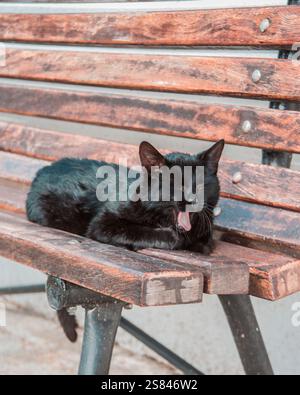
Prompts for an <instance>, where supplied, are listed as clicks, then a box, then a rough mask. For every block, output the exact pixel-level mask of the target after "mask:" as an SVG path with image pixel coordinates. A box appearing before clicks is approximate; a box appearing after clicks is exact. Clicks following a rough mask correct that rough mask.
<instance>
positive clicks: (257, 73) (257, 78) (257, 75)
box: [252, 70, 261, 82]
mask: <svg viewBox="0 0 300 395" xmlns="http://www.w3.org/2000/svg"><path fill="white" fill-rule="evenodd" d="M260 79H261V72H260V71H259V70H254V71H253V73H252V81H253V82H258V81H260Z"/></svg>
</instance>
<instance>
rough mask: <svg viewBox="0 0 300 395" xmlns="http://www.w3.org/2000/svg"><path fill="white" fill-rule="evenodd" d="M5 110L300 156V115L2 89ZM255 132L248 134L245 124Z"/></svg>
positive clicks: (0, 98)
mask: <svg viewBox="0 0 300 395" xmlns="http://www.w3.org/2000/svg"><path fill="white" fill-rule="evenodd" d="M0 111H3V112H11V113H15V114H21V115H30V116H38V117H47V118H52V119H58V120H65V121H74V122H81V123H89V124H94V125H101V126H109V127H116V128H124V129H130V130H136V131H144V132H150V133H157V134H163V135H168V136H177V137H178V136H179V137H187V138H192V139H204V140H210V141H216V140H218V139H221V138H223V139H225V140H226V142H227V143H229V144H237V145H245V146H250V147H257V148H266V149H272V150H284V151H289V152H294V153H300V133H299V130H300V113H299V112H297V111H280V110H271V109H261V108H258V107H242V106H227V105H216V104H213V105H210V104H203V103H197V102H193V101H187V100H186V101H179V100H166V99H151V98H146V97H139V96H136V95H129V94H127V95H116V94H105V93H95V92H87V93H85V92H78V91H76V90H71V91H70V90H67V89H63V90H62V89H54V88H51V89H45V88H33V87H24V86H22V85H21V84H20V85H18V86H11V85H8V84H5V83H2V84H0ZM245 121H250V122H251V125H252V128H251V130H249V131H247V132H245V131H244V130H243V125H244V122H245Z"/></svg>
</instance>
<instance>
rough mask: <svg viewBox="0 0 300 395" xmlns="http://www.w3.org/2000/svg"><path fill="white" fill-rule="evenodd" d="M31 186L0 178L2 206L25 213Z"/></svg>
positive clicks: (0, 201) (5, 208) (0, 203)
mask: <svg viewBox="0 0 300 395" xmlns="http://www.w3.org/2000/svg"><path fill="white" fill-rule="evenodd" d="M28 192H29V186H28V185H24V184H20V183H17V182H16V181H10V180H6V179H2V178H0V208H1V209H4V210H8V211H12V212H14V213H18V214H24V212H25V201H26V197H27V193H28Z"/></svg>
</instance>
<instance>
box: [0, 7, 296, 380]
mask: <svg viewBox="0 0 300 395" xmlns="http://www.w3.org/2000/svg"><path fill="white" fill-rule="evenodd" d="M297 3H298V2H293V4H297ZM299 18H300V7H298V6H296V5H295V6H291V5H290V6H284V7H263V8H248V9H220V10H198V11H176V12H167V11H162V12H138V13H134V12H126V13H117V12H116V13H104V12H103V13H96V14H72V15H70V14H51V15H50V14H41V15H40V14H8V13H3V12H2V13H0V41H1V42H5V45H4V46H3V48H4V50H5V62H3V64H1V67H0V77H1V78H6V79H5V80H0V111H1V112H6V113H11V114H18V115H28V116H35V117H43V118H49V119H55V120H64V121H72V122H79V123H82V124H93V125H99V126H108V127H113V128H122V129H126V130H133V131H140V132H148V133H155V134H161V135H167V136H176V137H186V138H190V139H195V140H208V141H216V140H218V139H220V138H224V139H225V140H226V142H227V143H228V144H234V145H241V146H247V147H255V148H260V149H263V150H264V154H263V157H264V164H252V163H245V162H241V161H233V160H229V159H226V158H224V159H223V161H222V164H221V166H220V180H221V186H222V188H221V189H222V198H221V201H220V208H221V210H222V211H221V214H220V215H219V216H218V217H216V229H217V230H219V231H221V232H223V235H222V238H221V239H220V240H219V241H218V242H217V248H216V250H215V252H214V253H213V254H212V255H211V256H209V257H207V256H203V255H200V254H196V253H189V252H184V251H160V250H145V251H140V252H138V253H136V252H131V251H127V250H123V249H120V248H117V247H113V246H109V245H102V244H100V243H97V242H94V241H91V240H87V239H84V238H81V237H78V236H74V235H71V234H67V233H64V232H61V231H57V230H54V229H48V228H43V227H40V226H38V225H35V224H32V223H29V222H28V221H27V220H26V218H25V215H24V213H25V210H24V207H25V206H24V202H25V199H26V194H27V192H28V190H29V187H30V183H31V181H32V179H33V177H34V176H35V174H36V172H37V170H38V169H40V168H42V167H43V166H45V165H47V164H48V163H49V162H51V161H54V160H57V159H59V158H62V157H66V156H69V157H86V158H93V159H102V160H106V161H116V159H117V158H118V155H119V153H120V152H122V153H123V156H127V157H128V160H129V164H135V163H138V150H137V146H134V145H130V144H123V143H117V142H110V143H109V150H108V149H107V147H108V145H107V141H105V140H102V139H99V138H93V137H87V136H82V135H76V136H74V135H72V134H68V133H62V132H57V131H52V130H46V129H39V128H34V127H30V126H26V125H25V124H21V123H17V122H16V123H11V122H5V121H0V209H1V211H0V253H1V256H3V257H5V258H8V259H12V260H14V261H17V262H19V263H22V264H25V265H28V266H30V267H32V268H35V269H38V270H40V271H42V272H44V273H46V274H48V275H49V276H50V277H49V278H50V280H49V284H48V287H47V292H48V297H49V301H50V304H51V305H52V307H54V308H56V309H61V308H63V307H70V306H74V305H85V307H86V309H87V313H86V329H85V339H84V346H83V353H82V359H81V367H80V373H82V374H88V373H94V374H96V373H107V372H108V369H109V363H110V357H111V350H112V347H113V343H114V338H115V334H116V330H117V328H118V324H119V321H120V317H121V310H122V307H123V306H127V305H128V304H135V305H138V306H161V305H171V304H184V303H196V302H201V300H202V294H203V292H204V293H208V294H215V295H219V297H220V299H221V302H222V304H223V307H224V309H225V312H226V314H227V316H228V319H229V323H230V325H231V329H232V332H233V335H234V337H235V340H236V344H237V346H238V349H239V352H240V355H241V358H242V362H243V364H244V367H245V371H246V373H248V374H271V373H272V368H271V365H270V362H269V359H268V356H267V353H266V350H265V347H264V344H263V340H262V337H261V334H260V332H259V330H257V328H258V324H257V321H256V319H255V315H254V312H253V308H252V305H251V302H250V299H249V297H248V296H247V295H252V296H256V297H259V298H263V299H267V300H270V301H276V300H278V299H281V298H284V297H286V296H288V295H291V294H293V293H295V292H298V291H300V216H299V212H300V199H299V196H300V172H298V171H294V170H290V169H288V168H283V167H281V168H279V167H278V166H280V165H285V166H286V167H288V166H289V165H290V160H291V154H293V153H300V127H299V126H300V113H299V112H297V110H298V109H299V106H298V104H297V103H299V102H300V67H299V63H298V62H297V60H294V61H292V60H291V59H287V56H288V51H289V50H290V49H291V47H292V45H293V44H294V43H295V42H297V41H299V37H300V25H299ZM95 27H96V28H95ZM24 43H26V44H43V45H34V46H32V45H25V44H24ZM48 44H64V45H66V44H67V45H72V46H70V47H69V48H68V50H65V48H63V47H61V48H60V47H53V46H51V45H48ZM74 44H76V45H74ZM79 44H80V45H82V44H84V45H90V44H93V45H100V46H114V47H117V48H116V49H115V50H114V51H110V50H106V49H103V48H101V49H95V48H92V47H91V48H90V49H85V50H83V49H82V47H81V46H77V45H79ZM129 45H130V46H136V51H135V52H132V51H131V52H130V51H129V52H128V51H127V52H125V51H123V50H122V49H121V48H119V47H121V46H129ZM140 46H144V47H147V46H148V47H156V46H159V47H170V46H172V47H218V48H219V47H247V48H249V47H250V48H251V47H252V48H256V49H257V48H268V49H269V48H273V49H281V52H280V58H281V59H268V58H250V57H244V58H242V57H217V56H213V57H201V56H190V55H189V56H188V55H185V54H184V53H183V52H181V55H176V56H175V55H169V54H163V55H154V54H153V53H147V52H146V51H140V50H139V48H140ZM118 48H119V49H118ZM13 79H17V80H16V81H14V80H13ZM22 80H30V81H43V82H46V83H48V84H42V85H39V84H30V83H23V82H22ZM57 83H63V84H64V85H59V84H57ZM66 84H70V85H66ZM78 85H84V86H85V88H84V89H83V88H82V87H81V88H79V87H78ZM89 86H93V87H95V86H97V87H106V88H119V89H123V88H125V89H134V90H141V91H146V90H150V91H159V92H174V93H185V94H209V95H221V96H230V97H240V98H250V99H263V100H267V101H272V103H271V105H270V108H262V107H255V106H241V105H224V104H207V103H204V102H198V101H196V100H195V99H193V97H190V98H189V99H184V100H182V99H180V100H179V99H169V98H168V96H167V95H163V96H161V95H159V94H157V95H156V98H154V97H152V96H151V97H150V96H148V95H146V94H137V93H136V92H128V90H126V91H124V92H122V93H120V92H119V91H118V92H111V91H105V90H101V89H94V88H93V89H90V88H89ZM124 133H126V131H125V130H124ZM141 138H142V137H141ZM266 164H269V165H271V164H276V165H277V166H275V167H273V166H266ZM236 173H241V174H240V175H239V177H238V182H236V181H235V179H236ZM78 286H79V287H78ZM242 295H244V296H242ZM87 301H88V302H89V303H87ZM99 312H100V314H99ZM99 316H100V318H99ZM122 324H123V325H125V321H124V320H123V321H122ZM127 324H128V323H127ZM125 326H126V325H125ZM127 329H128V326H127ZM131 329H132V327H131ZM90 331H94V333H97V334H98V337H97V338H96V339H94V341H93V342H91V341H90V333H91V332H90ZM135 334H136V332H135ZM241 334H243V335H244V336H243V337H241ZM143 336H144V339H145V336H146V335H145V334H143ZM143 336H142V337H143ZM140 338H141V336H140ZM103 339H106V341H104V340H103ZM150 343H151V342H150ZM148 344H149V342H148ZM152 345H153V343H152ZM150 346H151V344H150ZM156 350H157V348H156ZM164 351H165V349H164ZM162 354H163V355H166V354H164V352H162ZM168 357H169V360H170V361H173V362H174V363H175V364H176V362H178V359H176V356H175V357H174V356H172V357H170V354H168V356H167V359H168ZM173 357H174V358H173ZM181 362H182V361H181ZM178 366H181V367H182V369H183V370H184V371H185V372H187V371H188V369H189V368H190V367H188V368H187V369H185V368H184V367H183V365H182V364H181V365H180V364H179V365H178ZM192 371H193V372H195V371H196V369H195V370H192ZM199 374H200V372H199Z"/></svg>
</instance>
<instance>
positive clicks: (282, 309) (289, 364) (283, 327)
mask: <svg viewBox="0 0 300 395" xmlns="http://www.w3.org/2000/svg"><path fill="white" fill-rule="evenodd" d="M285 4H286V2H285V1H282V0H265V1H260V0H246V1H241V0H237V1H230V0H210V1H209V0H202V1H201V0H199V1H177V2H158V3H138V4H134V3H130V4H100V5H95V4H93V5H88V4H85V5H74V4H73V5H51V6H50V5H48V4H42V5H28V6H26V9H24V6H23V5H20V4H19V5H12V4H8V3H7V4H5V3H1V5H0V10H1V11H2V10H3V11H2V12H4V11H5V12H20V10H21V11H22V12H49V11H52V12H76V11H78V10H79V9H80V11H82V12H94V11H99V10H100V11H101V10H103V11H107V10H112V11H114V10H115V11H119V10H122V9H124V10H126V9H142V10H148V9H155V10H156V9H157V10H159V9H193V8H194V9H195V8H220V7H223V6H224V7H229V6H232V7H238V6H252V5H254V6H255V5H257V6H263V5H285ZM82 50H85V48H82ZM94 50H96V51H101V50H103V49H102V48H97V49H94ZM112 51H114V50H113V49H112ZM123 51H131V52H132V51H134V50H133V49H130V50H128V49H124V50H123ZM144 51H145V52H151V53H157V52H160V53H161V52H168V53H177V54H181V53H183V50H174V49H172V50H153V49H151V50H144ZM186 52H187V51H184V53H186ZM188 52H189V53H191V54H199V55H209V54H212V53H213V51H207V50H199V49H197V50H196V49H195V50H188ZM218 52H219V56H240V55H243V56H265V57H276V56H277V53H276V52H274V51H251V52H250V51H249V52H243V51H240V50H234V51H218ZM5 81H6V82H7V83H11V84H31V85H32V84H34V85H35V84H36V83H32V82H24V81H10V80H5ZM46 85H47V84H46ZM60 86H62V85H58V86H57V87H58V88H59V87H60ZM78 89H82V90H86V89H89V90H93V89H92V88H86V87H81V88H78ZM94 90H101V89H98V88H94ZM102 90H105V91H109V90H108V89H102ZM145 95H146V96H147V95H149V96H156V95H157V93H143V96H145ZM162 95H163V96H166V97H169V96H172V95H170V94H159V96H160V97H161V96H162ZM177 97H185V95H177ZM193 100H199V101H203V100H205V101H206V102H207V101H211V102H226V103H237V104H239V103H240V102H241V101H240V100H238V99H220V98H207V97H205V98H203V97H201V96H193ZM242 102H243V104H245V103H246V104H255V105H258V106H262V107H263V106H268V103H265V102H260V101H251V100H247V101H242ZM0 120H8V121H13V122H16V121H20V122H23V123H26V124H29V125H33V126H40V127H47V128H51V129H53V130H62V131H65V132H68V133H74V134H76V133H84V134H87V135H92V136H96V137H101V138H107V139H110V140H116V141H126V142H139V141H140V140H141V139H142V138H143V139H145V138H146V139H148V140H149V141H151V142H152V143H154V144H156V145H157V146H159V147H168V148H174V149H182V150H191V151H200V150H201V149H202V148H204V147H206V146H207V143H204V142H192V141H191V140H187V139H173V138H166V137H160V136H153V135H146V136H145V134H144V135H142V136H141V135H140V134H138V133H135V132H129V131H124V130H122V131H121V130H116V129H114V130H113V129H109V128H101V127H95V126H88V125H76V124H72V123H67V122H57V121H48V120H44V119H34V118H30V117H21V116H12V115H9V114H0ZM225 155H226V156H227V157H229V158H235V159H237V158H240V159H242V160H247V161H252V162H259V161H260V155H261V154H260V152H259V151H258V150H254V149H241V148H238V147H230V146H228V147H227V148H226V152H225ZM293 168H297V169H300V160H299V157H298V156H295V158H294V161H293ZM0 273H1V274H0V286H5V285H14V284H20V283H22V284H29V283H34V282H40V281H41V280H42V281H43V280H44V276H43V275H41V274H40V273H37V272H35V271H33V270H30V269H28V268H26V267H23V266H20V265H17V264H15V263H12V262H8V261H5V260H0ZM19 300H20V298H19ZM22 300H24V301H25V300H26V303H28V302H29V303H32V304H34V305H35V306H39V307H40V308H41V309H43V310H44V312H45V313H46V314H47V308H46V307H45V301H44V298H43V297H41V296H40V295H39V296H30V297H26V298H22ZM299 301H300V296H298V295H294V296H292V297H289V298H287V299H285V300H283V301H279V302H277V303H270V302H266V301H262V300H258V299H255V298H254V299H253V303H254V305H255V310H256V312H257V315H258V318H259V322H260V324H261V328H262V331H263V334H264V337H265V340H266V344H267V348H268V351H269V353H270V356H271V360H272V363H273V366H274V368H275V371H276V373H281V374H300V353H299V349H300V328H295V327H294V326H293V325H292V323H291V319H292V316H293V314H294V312H293V311H292V306H293V304H294V303H295V302H299ZM125 315H126V316H127V318H129V319H130V320H132V321H133V322H135V323H137V324H138V325H140V326H141V327H142V328H143V329H144V330H145V331H147V332H148V333H150V334H151V335H153V336H154V337H155V338H157V339H158V340H160V341H162V342H163V343H164V344H166V345H167V346H169V347H170V348H171V349H173V350H174V351H176V352H177V353H179V354H180V355H181V356H182V357H184V358H186V359H187V360H188V361H190V362H191V363H193V364H194V365H196V366H197V367H199V368H200V369H202V370H205V371H206V372H207V373H219V374H241V373H242V372H243V370H242V367H241V364H240V361H239V358H238V355H237V352H236V350H235V346H234V343H233V341H232V338H231V334H230V331H229V329H228V325H227V323H226V320H225V318H224V314H223V312H222V310H221V308H220V305H219V302H218V300H217V298H216V297H213V296H205V299H204V303H203V304H201V305H189V306H183V307H182V306H175V307H163V308H162V307H161V308H148V309H140V308H134V309H133V310H132V311H127V312H125ZM118 340H119V342H121V343H123V344H124V345H127V346H128V347H133V348H134V349H139V350H140V351H141V352H144V351H145V350H144V349H143V348H142V347H140V345H139V344H138V343H136V342H135V341H133V340H132V339H131V338H130V337H128V336H127V335H125V334H124V332H122V331H120V332H119V335H118ZM0 342H1V328H0Z"/></svg>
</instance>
